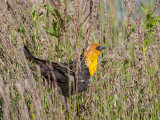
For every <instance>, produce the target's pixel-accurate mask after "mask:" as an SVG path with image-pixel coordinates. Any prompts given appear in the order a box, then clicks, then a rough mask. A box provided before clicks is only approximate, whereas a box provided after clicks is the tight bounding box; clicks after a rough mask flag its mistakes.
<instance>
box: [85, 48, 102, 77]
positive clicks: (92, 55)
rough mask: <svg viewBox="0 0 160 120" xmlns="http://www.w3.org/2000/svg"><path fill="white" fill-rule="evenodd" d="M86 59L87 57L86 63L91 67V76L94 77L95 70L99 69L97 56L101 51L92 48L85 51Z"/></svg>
mask: <svg viewBox="0 0 160 120" xmlns="http://www.w3.org/2000/svg"><path fill="white" fill-rule="evenodd" d="M84 54H85V56H86V59H85V64H86V65H87V66H88V68H89V72H90V75H91V77H93V75H94V73H95V71H96V70H97V58H98V55H99V54H100V51H98V50H90V51H89V52H86V51H85V52H84Z"/></svg>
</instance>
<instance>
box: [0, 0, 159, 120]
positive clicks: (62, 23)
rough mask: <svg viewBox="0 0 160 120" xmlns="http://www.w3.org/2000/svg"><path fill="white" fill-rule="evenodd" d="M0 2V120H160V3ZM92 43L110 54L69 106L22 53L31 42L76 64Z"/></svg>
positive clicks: (41, 54)
mask: <svg viewBox="0 0 160 120" xmlns="http://www.w3.org/2000/svg"><path fill="white" fill-rule="evenodd" d="M0 2H1V3H2V4H1V6H0V119H1V120H3V119H4V120H10V119H12V120H16V119H22V120H27V119H33V120H34V119H41V120H45V119H61V120H63V119H107V120H109V119H112V120H114V119H124V120H125V119H126V120H130V119H141V120H142V119H152V120H158V119H160V14H159V13H160V12H159V11H160V4H159V3H160V1H159V0H153V1H152V0H130V1H128V0H123V1H122V0H114V1H109V0H71V1H70V0H54V1H47V0H45V1H38V0H35V1H29V0H26V1H18V0H15V1H14V0H13V1H10V0H6V1H5V2H4V1H3V0H2V1H0ZM2 5H3V6H2ZM93 42H95V43H98V44H100V45H105V46H106V47H107V49H106V50H104V51H103V53H102V54H101V56H100V57H99V59H98V60H99V64H98V69H97V72H96V74H95V75H94V77H93V80H92V81H93V83H92V84H91V87H90V88H89V89H88V90H87V91H86V92H84V93H80V94H79V95H78V101H77V98H76V95H73V96H71V97H70V98H69V99H68V100H67V102H66V103H65V102H64V101H63V100H64V99H63V98H62V96H60V95H59V94H57V92H56V89H53V88H51V87H49V86H50V85H48V83H47V82H46V80H45V79H43V78H42V77H41V75H40V73H39V72H34V74H33V72H32V71H31V69H30V67H31V66H33V65H34V63H31V64H30V63H28V61H27V60H26V59H25V57H24V54H23V45H24V44H27V46H29V48H30V50H31V52H32V53H33V54H34V55H35V56H36V57H38V58H41V59H48V60H49V61H54V62H58V63H59V62H66V61H70V60H73V59H77V60H78V59H79V55H80V54H81V53H82V50H83V48H85V47H87V46H88V45H89V44H90V43H93ZM37 70H39V69H38V67H37ZM77 103H78V104H80V106H83V107H79V106H78V107H77Z"/></svg>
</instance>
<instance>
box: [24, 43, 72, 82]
mask: <svg viewBox="0 0 160 120" xmlns="http://www.w3.org/2000/svg"><path fill="white" fill-rule="evenodd" d="M24 54H25V56H26V57H27V58H28V59H30V60H32V61H33V62H35V63H36V64H38V65H39V66H40V70H41V74H42V76H44V77H45V78H50V79H51V80H54V79H56V81H57V82H59V83H68V69H67V67H68V66H66V65H67V64H66V63H63V64H62V65H63V67H62V66H61V65H60V64H58V63H54V62H50V61H47V60H41V59H38V58H36V57H34V56H33V55H32V54H31V52H30V51H29V49H28V48H27V47H26V46H24ZM73 74H74V73H73V72H72V71H70V77H69V78H70V79H71V81H73V80H74V76H73Z"/></svg>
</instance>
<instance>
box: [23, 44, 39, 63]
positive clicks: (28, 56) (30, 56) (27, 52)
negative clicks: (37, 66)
mask: <svg viewBox="0 0 160 120" xmlns="http://www.w3.org/2000/svg"><path fill="white" fill-rule="evenodd" d="M23 51H24V54H25V56H26V58H27V59H29V60H33V61H34V62H35V63H37V61H36V60H35V59H36V58H35V57H34V56H33V55H32V53H31V52H30V51H29V49H28V48H27V46H26V45H24V49H23Z"/></svg>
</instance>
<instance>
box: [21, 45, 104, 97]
mask: <svg viewBox="0 0 160 120" xmlns="http://www.w3.org/2000/svg"><path fill="white" fill-rule="evenodd" d="M105 48H106V47H105V46H100V45H98V44H96V43H93V44H91V45H90V46H89V47H88V48H87V49H84V51H83V53H82V54H81V57H80V63H81V64H80V70H78V75H77V76H78V81H77V83H78V85H76V75H75V71H76V62H74V61H73V62H70V68H69V69H68V68H67V67H68V64H67V63H61V64H58V63H55V62H49V61H47V60H41V59H38V58H35V57H34V56H33V55H32V54H31V53H30V51H29V50H28V48H27V47H26V46H24V54H25V56H26V57H27V58H28V59H30V60H32V61H33V62H35V63H36V64H37V65H39V66H40V72H41V75H42V76H44V77H45V78H46V79H48V80H51V82H52V83H53V84H55V81H56V84H57V85H58V87H59V88H60V90H61V93H62V95H64V96H65V97H68V96H69V79H70V80H71V94H74V93H75V92H74V91H75V89H76V86H78V92H83V91H85V90H86V89H87V88H88V85H89V83H90V78H92V77H93V75H94V73H95V71H96V69H97V58H98V56H99V54H100V52H101V50H103V49H105ZM68 70H70V72H68ZM68 73H70V76H68V75H69V74H68ZM53 74H54V75H53Z"/></svg>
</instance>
